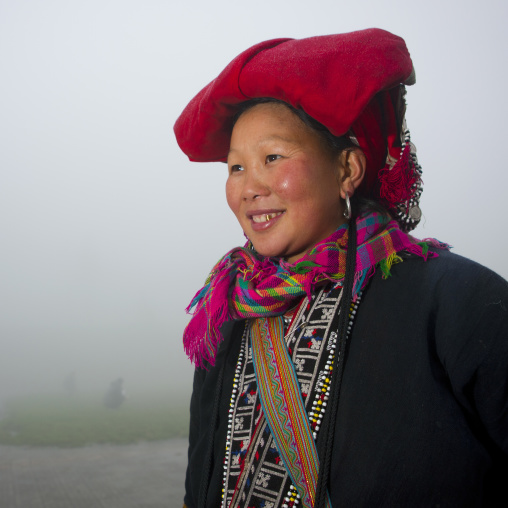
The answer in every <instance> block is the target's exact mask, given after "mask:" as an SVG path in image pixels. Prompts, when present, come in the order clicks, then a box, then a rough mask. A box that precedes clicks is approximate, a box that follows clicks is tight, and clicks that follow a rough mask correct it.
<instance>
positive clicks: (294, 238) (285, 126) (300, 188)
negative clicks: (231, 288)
mask: <svg viewBox="0 0 508 508" xmlns="http://www.w3.org/2000/svg"><path fill="white" fill-rule="evenodd" d="M228 171H229V176H228V180H227V183H226V197H227V200H228V204H229V207H230V208H231V210H232V211H233V213H234V214H235V215H236V218H237V219H238V222H239V223H240V225H241V227H242V229H243V231H244V233H245V234H246V236H247V237H248V238H249V239H250V240H251V242H252V244H253V245H254V248H255V249H256V251H257V252H258V253H259V254H261V255H263V256H278V257H284V258H286V259H287V260H288V261H289V262H294V261H296V260H298V259H299V258H301V257H302V256H303V255H304V254H305V253H306V252H307V251H308V250H309V249H311V248H312V247H313V246H314V245H315V244H316V243H318V242H320V241H321V240H323V239H324V238H326V237H327V236H329V235H330V234H332V233H333V232H334V231H335V230H336V229H337V228H338V227H339V226H340V225H341V224H343V223H344V222H345V219H344V217H343V215H342V211H343V207H342V205H341V200H340V187H339V183H338V182H339V176H340V169H339V161H338V157H337V156H336V155H333V154H332V153H331V150H330V149H329V148H328V147H327V146H326V144H325V142H324V141H323V140H322V139H321V138H320V136H319V135H318V134H317V133H316V132H315V131H314V130H312V129H311V128H310V127H308V126H307V125H305V124H304V123H303V122H302V121H301V120H300V119H299V118H298V117H297V116H296V115H295V114H294V113H293V112H292V111H291V110H290V109H288V108H286V107H285V106H284V105H281V104H273V103H266V104H258V105H256V106H254V107H252V108H251V109H249V110H247V111H246V112H245V113H243V114H242V115H241V116H240V118H239V119H238V121H237V123H236V125H235V127H234V129H233V133H232V136H231V146H230V151H229V155H228Z"/></svg>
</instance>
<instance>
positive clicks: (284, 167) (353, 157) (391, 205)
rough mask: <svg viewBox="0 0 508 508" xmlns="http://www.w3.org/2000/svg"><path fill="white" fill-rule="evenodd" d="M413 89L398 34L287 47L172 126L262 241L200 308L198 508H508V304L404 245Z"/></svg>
mask: <svg viewBox="0 0 508 508" xmlns="http://www.w3.org/2000/svg"><path fill="white" fill-rule="evenodd" d="M413 83H414V70H413V65H412V61H411V59H410V57H409V53H408V51H407V49H406V46H405V43H404V41H403V40H402V39H400V38H399V37H397V36H394V35H392V34H390V33H388V32H385V31H383V30H378V29H370V30H364V31H360V32H353V33H350V34H339V35H329V36H321V37H313V38H309V39H301V40H292V39H277V40H272V41H266V42H263V43H260V44H258V45H256V46H254V47H252V48H249V49H248V50H246V51H245V52H244V53H242V54H241V55H239V56H238V57H237V58H235V59H234V60H233V61H232V62H231V63H230V64H229V65H228V66H227V67H226V69H225V70H224V71H223V72H222V73H221V74H220V75H219V76H218V77H217V78H216V79H215V80H213V81H212V82H211V83H210V84H209V85H207V86H206V87H205V88H204V89H203V90H202V91H201V92H200V93H199V94H198V95H197V96H196V97H195V98H194V99H193V100H192V101H191V102H190V103H189V105H188V106H187V108H186V109H185V110H184V112H183V113H182V115H181V116H180V117H179V119H178V120H177V122H176V124H175V133H176V136H177V140H178V143H179V145H180V147H181V148H182V150H183V151H184V152H185V153H186V154H187V155H188V156H189V158H190V159H191V160H196V161H223V162H227V165H228V180H227V184H226V197H227V201H228V204H229V206H230V208H231V210H232V211H233V213H234V214H235V216H236V218H237V220H238V222H239V224H240V226H241V227H242V229H243V231H244V234H245V236H246V237H247V239H248V241H247V244H246V245H245V246H244V247H237V248H235V249H233V250H231V251H230V252H228V253H227V254H226V255H225V256H224V257H223V258H222V259H221V260H220V261H219V262H218V263H217V264H216V266H215V267H214V268H213V269H212V271H211V273H210V275H209V277H208V279H207V281H206V283H205V286H204V287H203V288H202V289H201V290H200V291H198V293H197V294H196V296H195V298H194V299H193V301H192V302H191V304H190V305H189V310H193V311H194V313H193V317H192V319H191V321H190V323H189V325H188V327H187V328H186V330H185V334H184V346H185V350H186V352H187V354H188V355H189V357H190V358H191V360H192V361H193V362H194V363H195V365H196V372H195V377H194V387H193V395H192V401H191V424H190V433H189V465H188V470H187V478H186V495H185V505H186V506H188V507H189V508H196V507H200V508H201V507H217V506H221V507H234V508H236V507H249V508H251V507H259V508H262V507H264V508H267V507H292V506H304V507H309V508H310V507H325V506H326V507H331V506H355V507H356V506H359V507H360V506H379V507H398V506H400V507H406V506H422V507H423V506H425V507H427V506H442V507H446V506H449V507H452V506H453V507H455V506H504V505H506V504H508V497H507V496H508V494H507V491H506V489H505V487H504V482H505V479H506V477H507V475H508V414H507V411H506V407H507V406H508V372H507V369H506V365H507V364H508V343H507V341H506V337H507V336H508V313H507V312H506V308H507V306H508V284H507V283H506V281H504V280H503V279H501V278H500V277H499V276H497V275H496V274H494V273H493V272H491V271H489V270H488V269H486V268H484V267H482V266H480V265H478V264H476V263H474V262H472V261H469V260H467V259H464V258H461V257H460V256H456V255H454V254H451V253H450V252H449V248H448V246H447V245H446V244H443V243H440V242H438V241H437V240H432V239H427V240H425V241H420V240H417V239H416V238H414V237H412V236H411V235H409V234H408V233H409V232H410V231H411V230H412V229H414V227H415V226H416V225H417V224H418V222H419V220H420V217H421V212H420V208H419V198H420V195H421V192H422V182H421V168H420V166H419V164H418V161H417V158H416V153H415V147H414V145H413V144H412V143H411V141H410V137H409V131H408V130H407V127H406V124H405V101H404V96H405V85H411V84H413Z"/></svg>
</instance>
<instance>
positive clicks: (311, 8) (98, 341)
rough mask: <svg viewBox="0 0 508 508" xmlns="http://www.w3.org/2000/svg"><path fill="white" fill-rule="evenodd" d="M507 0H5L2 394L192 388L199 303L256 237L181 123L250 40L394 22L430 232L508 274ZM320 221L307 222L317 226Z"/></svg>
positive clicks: (0, 83) (0, 115)
mask: <svg viewBox="0 0 508 508" xmlns="http://www.w3.org/2000/svg"><path fill="white" fill-rule="evenodd" d="M507 5H508V4H507V3H506V2H505V1H504V0H499V1H494V0H490V1H489V0H487V1H484V2H482V3H481V4H480V3H479V2H472V1H446V0H440V1H435V0H430V1H429V0H427V1H425V2H409V1H407V0H405V1H395V0H391V1H379V0H376V1H366V0H363V1H362V0H355V1H348V2H341V1H339V0H333V1H319V0H316V1H312V2H309V1H302V0H293V1H291V2H289V1H279V0H259V1H257V2H227V1H225V0H219V1H215V2H205V1H193V0H189V1H186V2H176V1H170V0H167V1H162V0H157V1H156V0H144V1H133V0H122V1H120V0H100V1H98V0H87V1H72V0H54V1H52V0H39V1H28V0H25V1H24V0H19V1H15V0H0V73H1V74H0V242H1V244H0V400H1V399H2V398H5V397H8V396H9V395H11V394H13V393H33V392H43V391H54V390H61V389H62V382H63V379H64V377H65V376H66V375H67V374H68V373H69V372H71V371H74V372H75V374H76V380H77V383H78V389H80V390H82V391H88V390H96V389H99V390H102V389H105V388H106V386H107V385H109V383H110V381H111V380H112V379H114V378H116V377H119V376H121V377H123V378H124V379H125V388H126V391H127V394H129V393H132V392H133V391H137V390H144V389H153V388H156V389H159V388H160V389H167V390H172V392H173V393H174V394H175V396H176V395H177V394H183V395H184V396H188V394H189V393H190V382H191V376H192V368H191V365H190V363H189V361H188V360H187V358H186V356H185V354H184V353H183V349H182V345H181V336H182V332H183V329H184V327H185V325H186V323H187V322H188V316H187V315H186V314H185V312H184V309H185V307H186V305H187V304H188V302H189V301H190V299H191V298H192V297H193V295H194V294H195V292H196V291H197V290H198V289H199V288H200V287H201V285H202V283H203V281H204V279H205V277H206V275H207V274H208V271H209V269H210V268H211V266H212V265H213V264H214V263H215V262H216V260H217V259H218V258H219V257H220V256H221V255H222V254H223V253H224V252H226V251H227V250H228V249H230V248H232V247H233V246H235V245H238V244H241V243H243V241H244V239H243V235H242V232H241V230H240V228H239V226H238V225H237V224H236V222H235V219H234V217H233V214H232V213H230V212H229V210H228V209H227V205H226V200H225V196H224V184H225V179H226V167H225V165H222V164H210V163H207V164H200V163H190V162H188V160H187V159H186V157H185V156H184V155H183V154H182V153H181V152H180V151H179V149H178V147H177V144H176V141H175V139H174V135H173V131H172V126H173V123H174V121H175V120H176V118H177V116H178V115H179V114H180V112H181V111H182V109H183V108H184V107H185V105H186V104H187V102H188V101H189V100H190V99H191V98H192V97H193V96H194V95H195V94H196V93H197V92H198V91H199V90H200V89H201V88H202V87H203V86H205V85H206V84H207V83H208V82H209V81H211V80H212V79H213V78H214V77H215V76H216V75H217V74H218V73H219V72H220V71H221V70H222V69H223V68H224V66H225V65H226V64H227V63H228V62H229V61H230V60H231V59H232V58H234V57H235V56H236V55H237V54H238V53H240V52H241V51H243V50H244V49H246V48H247V47H249V46H250V45H252V44H255V43H257V42H260V41H262V40H266V39H270V38H276V37H295V38H301V37H307V36H313V35H321V34H328V33H338V32H347V31H352V30H357V29H362V28H368V27H380V28H384V29H387V30H389V31H392V32H394V33H396V34H397V35H400V36H402V37H403V38H404V39H405V40H406V43H407V45H408V48H409V51H410V52H411V55H412V58H413V62H414V65H415V69H416V76H417V83H416V85H415V86H413V87H409V88H408V96H407V102H408V108H407V120H408V125H409V128H410V130H411V136H412V141H413V142H414V143H415V144H416V146H417V148H418V157H419V162H420V164H421V165H422V167H423V172H424V173H423V179H424V184H425V185H424V189H425V190H424V193H423V198H422V203H421V204H422V210H423V213H424V217H423V220H422V223H421V225H420V226H419V227H418V229H417V230H416V231H415V236H419V237H429V236H432V237H436V238H438V239H440V240H442V241H447V242H449V243H451V244H452V245H453V246H454V247H455V248H454V252H456V253H459V254H462V255H465V256H467V257H471V258H473V259H475V260H477V261H479V262H481V263H482V264H484V265H487V266H488V267H490V268H492V269H493V270H495V271H497V272H498V273H500V274H501V275H503V276H504V277H505V278H507V277H508V268H507V264H506V253H507V246H508V243H507V239H506V221H505V215H506V203H507V196H506V187H507V183H508V177H507V168H506V161H505V150H506V144H507V139H508V135H507V134H508V132H507V131H508V129H507V121H506V119H507V116H508V115H507V113H508V111H507V100H506V95H505V88H506V78H507V71H506V61H507V56H506V53H507V51H506V50H507V40H508V37H507V30H506V20H507V19H508V16H507V15H508V7H507ZM302 226H304V225H302Z"/></svg>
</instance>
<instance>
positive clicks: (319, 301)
mask: <svg viewBox="0 0 508 508" xmlns="http://www.w3.org/2000/svg"><path fill="white" fill-rule="evenodd" d="M334 289H335V288H334ZM337 289H338V288H337ZM335 295H336V292H335V291H334V290H332V291H329V290H328V291H327V290H321V291H320V292H319V293H318V294H314V295H312V300H311V302H310V303H309V305H305V304H303V305H301V306H300V308H299V309H298V311H297V312H296V314H295V317H294V319H293V323H292V324H291V327H290V329H289V331H288V332H287V333H286V335H285V337H286V341H287V344H288V348H289V350H290V353H291V358H292V360H293V362H294V363H295V369H296V370H297V374H298V378H299V383H300V386H301V387H302V394H303V396H304V399H305V407H306V410H307V412H308V417H309V421H310V423H311V429H312V432H313V437H314V439H316V437H317V435H318V432H319V429H320V425H321V421H322V419H323V416H324V414H325V411H326V406H327V402H328V397H329V388H330V381H331V376H332V373H333V372H332V371H333V368H331V365H332V363H333V360H334V356H335V354H336V346H337V331H335V330H331V329H329V328H330V324H331V321H332V319H333V317H334V312H335V313H336V312H337V310H338V308H339V306H338V301H337V298H335ZM360 301H361V295H359V296H358V298H357V299H356V301H355V302H353V303H352V304H351V308H350V320H349V325H348V331H347V334H348V335H349V334H350V333H351V330H352V324H353V320H354V317H355V316H356V312H357V308H358V305H359V304H360ZM334 309H335V311H334ZM307 318H308V319H307ZM248 335H249V334H248V326H246V327H245V330H244V333H243V337H242V346H241V348H240V354H239V357H238V361H237V364H236V369H235V375H234V386H233V390H232V394H231V399H230V408H229V415H228V431H227V439H226V450H225V451H226V453H225V457H224V471H223V490H222V505H221V506H222V507H223V508H226V507H227V506H231V501H232V497H231V496H232V494H233V491H232V490H231V489H235V490H236V489H237V488H240V489H244V488H245V489H247V491H245V490H242V492H241V493H239V494H240V495H239V497H236V498H235V505H234V506H235V507H236V506H238V505H239V504H240V505H242V506H243V505H245V506H249V507H255V508H258V507H262V506H263V507H264V508H270V507H275V506H281V507H283V508H293V507H297V506H299V505H301V500H300V498H299V496H298V495H297V492H296V489H295V488H294V486H293V485H292V484H291V482H290V480H289V477H288V474H287V472H286V471H285V469H282V462H281V460H280V456H279V455H278V452H277V450H276V448H275V444H274V442H273V438H272V436H271V435H270V432H269V430H268V426H267V425H266V421H265V418H264V415H263V414H262V412H261V411H260V409H259V407H258V406H259V405H260V404H259V399H258V397H259V394H258V389H257V385H256V384H255V377H254V369H253V366H252V357H251V356H250V347H249V337H248ZM312 362H315V363H314V367H310V364H311V363H312ZM305 367H309V368H310V369H311V371H309V370H308V369H307V370H306V371H305V372H304V369H305ZM312 370H313V373H312ZM247 427H248V428H247ZM247 448H249V449H247ZM256 454H257V455H258V457H257V459H256V457H255V456H256ZM253 460H254V462H252V461H253ZM256 460H257V462H256ZM251 462H252V470H250V471H246V472H245V474H246V475H247V476H248V478H247V483H245V482H244V483H243V484H242V486H240V485H236V484H237V483H238V481H239V479H240V478H241V476H242V472H243V469H244V467H248V465H249V464H250V463H251ZM276 464H278V465H276ZM279 471H280V472H279ZM281 474H282V476H281ZM276 485H278V486H276ZM253 489H254V491H255V492H254V491H253ZM284 493H285V495H284ZM233 497H235V496H233ZM245 503H248V504H245Z"/></svg>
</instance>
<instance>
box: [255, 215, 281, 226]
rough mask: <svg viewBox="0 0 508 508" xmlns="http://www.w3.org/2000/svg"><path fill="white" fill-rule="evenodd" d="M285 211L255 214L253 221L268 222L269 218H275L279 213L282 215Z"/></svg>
mask: <svg viewBox="0 0 508 508" xmlns="http://www.w3.org/2000/svg"><path fill="white" fill-rule="evenodd" d="M283 213H284V212H275V213H264V214H262V215H253V216H252V221H253V222H255V223H256V224H259V223H261V222H268V221H269V220H272V219H274V218H275V217H278V216H279V215H282V214H283Z"/></svg>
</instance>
